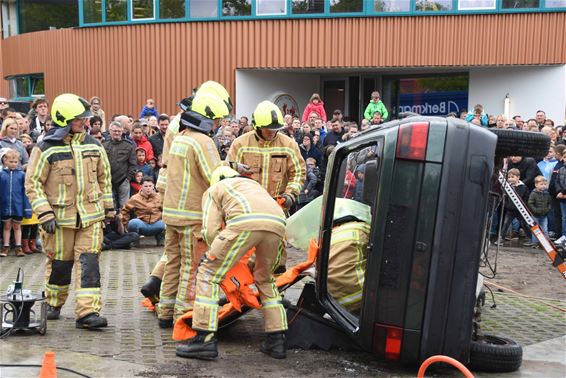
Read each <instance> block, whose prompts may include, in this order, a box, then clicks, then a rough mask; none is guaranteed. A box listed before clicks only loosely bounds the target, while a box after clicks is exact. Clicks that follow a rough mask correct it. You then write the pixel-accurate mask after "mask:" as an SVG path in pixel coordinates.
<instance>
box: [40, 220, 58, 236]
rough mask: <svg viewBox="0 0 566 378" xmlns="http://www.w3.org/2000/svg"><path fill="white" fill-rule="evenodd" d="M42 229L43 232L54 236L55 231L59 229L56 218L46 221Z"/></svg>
mask: <svg viewBox="0 0 566 378" xmlns="http://www.w3.org/2000/svg"><path fill="white" fill-rule="evenodd" d="M41 228H43V231H45V232H47V233H48V234H54V233H55V229H56V228H57V221H56V220H55V218H53V219H50V220H48V221H45V222H43V223H42V224H41Z"/></svg>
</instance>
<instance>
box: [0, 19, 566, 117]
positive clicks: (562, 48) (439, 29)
mask: <svg viewBox="0 0 566 378" xmlns="http://www.w3.org/2000/svg"><path fill="white" fill-rule="evenodd" d="M565 35H566V13H525V14H499V15H466V16H425V17H374V18H334V19H301V20H298V19H295V20H258V21H225V22H192V23H167V24H145V25H128V26H113V27H98V28H81V29H64V30H55V31H44V32H36V33H30V34H24V35H20V36H16V37H12V38H8V39H6V40H3V41H2V42H1V44H0V54H1V56H2V62H0V72H2V74H3V75H4V76H7V75H14V74H26V73H32V72H44V73H45V85H46V92H47V93H46V95H47V97H48V98H53V97H54V96H55V95H56V94H59V93H62V92H65V91H68V92H76V93H79V94H81V95H83V96H85V97H90V96H93V95H98V96H100V97H101V98H102V99H103V108H104V109H105V110H106V112H107V115H108V116H110V115H112V114H113V113H130V114H133V115H137V114H138V112H139V111H140V109H141V107H142V106H143V104H144V102H145V100H146V98H147V97H153V98H155V100H156V101H157V104H158V109H159V110H160V111H163V112H168V113H170V112H173V111H174V109H175V106H174V104H175V102H176V101H178V100H179V99H180V98H182V97H184V96H186V95H188V94H189V93H190V91H191V89H192V87H193V86H195V85H197V84H198V83H200V82H202V81H204V80H209V79H212V80H217V81H220V82H221V83H223V84H224V85H225V86H226V87H227V88H228V90H229V91H230V92H231V93H234V92H235V91H234V89H235V88H234V86H235V70H236V69H237V68H319V67H320V68H337V67H368V68H372V67H441V66H484V65H535V64H545V65H546V64H564V63H566V37H565ZM0 93H2V94H7V85H6V84H5V83H3V84H2V87H0Z"/></svg>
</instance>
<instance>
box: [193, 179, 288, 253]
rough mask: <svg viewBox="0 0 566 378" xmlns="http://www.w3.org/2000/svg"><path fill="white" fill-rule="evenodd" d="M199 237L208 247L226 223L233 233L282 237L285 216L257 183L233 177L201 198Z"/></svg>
mask: <svg viewBox="0 0 566 378" xmlns="http://www.w3.org/2000/svg"><path fill="white" fill-rule="evenodd" d="M202 209H203V218H202V235H203V238H204V240H205V242H206V243H207V244H208V245H211V244H212V241H213V240H214V238H215V237H216V236H217V235H218V233H219V232H220V230H221V229H222V224H223V223H225V224H226V228H227V229H231V230H234V231H235V232H243V231H270V232H273V233H275V234H277V235H279V236H281V237H283V236H285V214H284V213H283V210H282V209H281V207H280V206H279V205H278V204H277V202H275V201H274V200H273V198H271V196H270V195H269V194H268V193H267V192H266V191H265V189H263V188H262V187H261V186H260V185H259V184H258V183H257V182H255V181H253V180H251V179H249V178H245V177H234V178H229V179H224V180H222V181H220V182H218V183H217V184H215V185H213V186H211V187H210V189H208V190H207V191H206V193H205V194H204V196H203V198H202Z"/></svg>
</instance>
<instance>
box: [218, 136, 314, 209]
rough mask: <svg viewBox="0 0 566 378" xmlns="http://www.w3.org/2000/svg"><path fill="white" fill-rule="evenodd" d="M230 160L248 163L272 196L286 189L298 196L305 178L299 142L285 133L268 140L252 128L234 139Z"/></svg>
mask: <svg viewBox="0 0 566 378" xmlns="http://www.w3.org/2000/svg"><path fill="white" fill-rule="evenodd" d="M227 160H229V161H235V162H238V163H243V164H246V165H248V166H249V167H250V169H251V171H252V178H253V179H254V180H255V181H257V182H259V183H260V185H261V186H262V187H263V188H265V190H267V192H268V193H269V195H270V196H271V197H273V198H275V197H277V196H279V195H281V194H283V193H286V194H293V195H294V196H295V198H298V197H299V193H300V192H301V189H302V188H303V184H304V182H305V176H306V166H305V161H304V160H303V157H302V156H301V151H300V150H299V146H298V145H297V142H295V141H294V140H293V139H291V138H289V137H288V136H287V135H283V134H282V133H277V135H276V136H275V138H274V139H273V140H271V141H265V140H263V139H261V138H260V137H259V136H258V135H257V134H256V132H255V131H249V132H247V133H245V134H244V135H241V136H239V137H238V138H236V139H235V140H234V141H233V142H232V145H231V146H230V150H229V151H228V157H227Z"/></svg>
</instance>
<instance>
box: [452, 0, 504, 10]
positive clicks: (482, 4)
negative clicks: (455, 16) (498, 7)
mask: <svg viewBox="0 0 566 378" xmlns="http://www.w3.org/2000/svg"><path fill="white" fill-rule="evenodd" d="M458 9H460V10H481V9H495V0H459V1H458Z"/></svg>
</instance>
